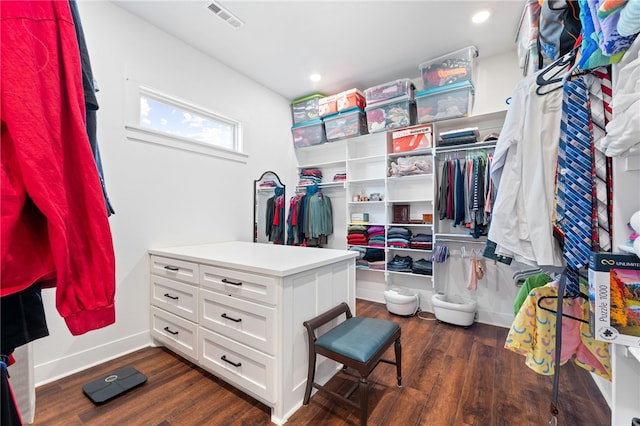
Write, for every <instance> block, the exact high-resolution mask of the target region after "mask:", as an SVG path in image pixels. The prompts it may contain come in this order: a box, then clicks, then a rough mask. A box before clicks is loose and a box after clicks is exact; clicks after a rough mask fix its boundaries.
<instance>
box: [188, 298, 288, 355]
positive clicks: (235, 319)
mask: <svg viewBox="0 0 640 426" xmlns="http://www.w3.org/2000/svg"><path fill="white" fill-rule="evenodd" d="M275 311H276V310H275V308H272V307H269V306H265V305H259V304H257V303H253V302H249V301H246V300H242V299H238V298H237V297H233V296H228V295H226V294H222V293H217V292H213V291H209V290H200V325H201V326H203V327H206V328H208V329H210V330H213V331H215V332H218V333H220V334H223V335H225V336H227V337H229V338H231V339H233V340H236V341H238V342H241V343H244V344H246V345H248V346H251V347H253V348H255V349H258V350H260V351H263V352H267V353H269V354H274V351H275V317H276V316H275Z"/></svg>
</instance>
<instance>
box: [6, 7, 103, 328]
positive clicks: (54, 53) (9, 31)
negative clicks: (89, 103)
mask: <svg viewBox="0 0 640 426" xmlns="http://www.w3.org/2000/svg"><path fill="white" fill-rule="evenodd" d="M0 17H1V20H2V21H1V22H2V27H1V29H0V36H1V44H0V58H1V69H2V73H1V78H2V81H1V84H2V91H1V110H0V111H1V116H0V118H1V121H2V125H1V132H2V133H1V134H2V156H1V161H0V178H1V180H0V194H1V200H0V201H1V206H2V222H1V232H2V235H1V236H0V239H1V262H2V264H1V267H2V269H1V273H2V279H1V282H0V290H1V291H0V295H1V296H5V295H10V294H13V293H16V292H18V291H20V290H23V289H25V288H27V287H29V286H30V285H32V284H33V283H35V282H42V284H43V286H44V287H52V286H56V308H57V309H58V312H59V313H60V315H61V316H62V317H63V318H64V319H65V321H66V323H67V327H68V328H69V330H70V331H71V333H72V334H74V335H78V334H83V333H86V332H87V331H90V330H94V329H97V328H101V327H105V326H107V325H109V324H112V323H113V322H115V308H114V294H115V258H114V253H113V242H112V240H111V230H110V228H109V222H108V220H107V212H106V207H105V203H104V199H103V195H102V189H101V186H100V181H99V177H98V172H97V169H96V165H95V162H94V160H93V156H92V154H91V149H90V145H89V140H88V137H87V133H86V129H85V121H84V120H85V110H84V94H83V87H82V76H81V67H80V54H79V50H78V43H77V39H76V34H75V27H74V23H73V19H72V17H71V12H70V8H69V3H68V2H66V1H3V2H1V3H0Z"/></svg>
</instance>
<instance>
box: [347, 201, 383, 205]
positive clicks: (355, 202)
mask: <svg viewBox="0 0 640 426" xmlns="http://www.w3.org/2000/svg"><path fill="white" fill-rule="evenodd" d="M384 203H385V202H384V201H349V204H384Z"/></svg>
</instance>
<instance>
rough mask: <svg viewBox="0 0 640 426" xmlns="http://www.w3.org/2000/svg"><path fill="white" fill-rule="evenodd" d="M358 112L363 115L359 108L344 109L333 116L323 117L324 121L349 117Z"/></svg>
mask: <svg viewBox="0 0 640 426" xmlns="http://www.w3.org/2000/svg"><path fill="white" fill-rule="evenodd" d="M356 112H359V113H361V114H364V110H363V109H362V108H360V107H357V106H355V107H351V108H349V109H345V110H344V111H340V112H335V113H333V114H329V115H327V116H325V117H324V120H331V119H332V118H338V117H344V116H345V115H350V114H353V113H356Z"/></svg>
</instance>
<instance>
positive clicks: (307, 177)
mask: <svg viewBox="0 0 640 426" xmlns="http://www.w3.org/2000/svg"><path fill="white" fill-rule="evenodd" d="M321 182H322V170H320V169H316V168H311V167H310V168H305V169H301V170H300V180H299V181H298V186H311V185H319V184H320V183H321Z"/></svg>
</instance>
